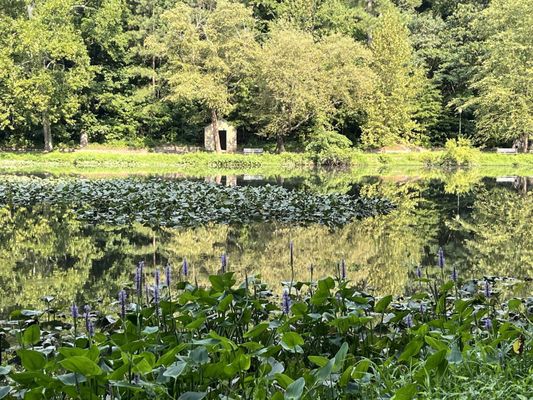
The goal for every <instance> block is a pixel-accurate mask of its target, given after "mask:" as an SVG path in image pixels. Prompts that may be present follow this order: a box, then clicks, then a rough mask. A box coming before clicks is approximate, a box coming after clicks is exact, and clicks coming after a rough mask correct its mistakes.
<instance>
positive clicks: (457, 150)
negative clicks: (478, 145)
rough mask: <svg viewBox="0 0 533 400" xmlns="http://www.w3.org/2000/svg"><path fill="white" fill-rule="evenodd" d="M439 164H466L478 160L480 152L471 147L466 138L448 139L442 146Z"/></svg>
mask: <svg viewBox="0 0 533 400" xmlns="http://www.w3.org/2000/svg"><path fill="white" fill-rule="evenodd" d="M444 149H445V151H444V154H443V155H442V157H441V158H440V160H439V161H440V164H442V165H448V166H468V165H471V164H474V163H475V162H476V161H478V160H479V156H480V152H479V150H478V149H475V148H474V147H472V142H471V141H470V140H468V139H466V138H458V139H449V140H448V141H447V142H446V145H445V146H444Z"/></svg>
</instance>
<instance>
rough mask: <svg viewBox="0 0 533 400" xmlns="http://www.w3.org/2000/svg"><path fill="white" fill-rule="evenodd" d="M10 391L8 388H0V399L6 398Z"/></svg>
mask: <svg viewBox="0 0 533 400" xmlns="http://www.w3.org/2000/svg"><path fill="white" fill-rule="evenodd" d="M10 391H11V387H10V386H0V399H3V398H4V397H6V396H7V395H8V394H9V392H10Z"/></svg>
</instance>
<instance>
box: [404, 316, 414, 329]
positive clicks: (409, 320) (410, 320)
mask: <svg viewBox="0 0 533 400" xmlns="http://www.w3.org/2000/svg"><path fill="white" fill-rule="evenodd" d="M404 322H405V325H407V327H408V328H412V327H413V326H414V324H413V316H412V315H411V314H407V316H406V317H405V318H404Z"/></svg>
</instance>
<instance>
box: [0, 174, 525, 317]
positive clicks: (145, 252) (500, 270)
mask: <svg viewBox="0 0 533 400" xmlns="http://www.w3.org/2000/svg"><path fill="white" fill-rule="evenodd" d="M12 179H21V180H24V179H30V178H28V177H25V176H18V177H14V176H0V183H1V182H5V181H7V180H12ZM31 179H44V180H46V179H51V178H48V177H35V176H34V177H31ZM165 179H173V178H172V177H165ZM196 180H198V178H196ZM201 180H205V181H210V182H213V183H215V184H218V185H224V186H228V187H231V186H255V187H261V186H264V185H266V184H269V185H277V186H282V187H284V188H286V189H287V190H290V191H299V192H305V193H308V194H309V196H315V195H317V194H332V193H339V194H343V195H350V196H354V197H359V196H362V197H372V198H385V199H388V200H390V201H391V202H393V203H394V204H395V209H394V210H393V211H392V212H389V213H387V214H384V215H376V216H372V217H367V218H358V219H354V220H351V221H349V222H347V223H345V224H343V225H342V226H336V227H332V226H327V225H324V224H318V223H311V224H292V223H286V222H283V221H277V220H273V221H266V222H265V221H261V222H249V223H246V224H242V223H241V224H239V223H209V224H203V225H199V226H194V227H163V226H153V224H152V226H147V225H146V224H144V225H143V224H142V223H138V222H135V223H125V224H117V223H89V222H87V221H86V220H83V219H80V217H79V212H74V211H73V210H70V209H69V207H68V204H66V205H65V204H62V205H61V207H59V206H58V205H57V204H54V205H50V204H49V205H45V206H32V207H21V206H17V207H14V206H13V205H10V204H3V205H1V206H0V260H1V264H0V315H5V314H6V313H8V312H9V311H10V310H13V309H15V308H40V309H42V308H44V307H45V304H44V301H43V298H44V297H45V296H51V297H53V298H54V300H53V301H52V305H55V306H57V307H62V306H64V305H66V304H68V303H70V302H72V301H74V300H76V301H77V302H80V303H81V302H84V301H88V302H92V303H97V302H101V303H102V304H104V305H107V304H110V303H112V302H113V301H115V298H116V293H117V292H118V291H119V290H120V289H121V288H128V287H131V286H132V277H133V272H134V268H135V265H136V264H137V263H138V262H139V261H145V263H146V265H147V266H148V267H149V268H151V269H155V268H162V267H163V266H164V265H166V264H167V263H169V264H170V265H171V266H172V270H173V275H174V276H175V278H176V279H178V275H179V271H180V266H181V263H182V260H183V257H186V258H187V260H188V261H189V264H190V269H191V272H192V276H191V278H190V279H191V280H197V281H198V283H199V284H203V283H207V277H208V275H209V274H213V273H216V272H217V271H218V269H219V268H220V256H221V255H222V254H223V253H226V254H227V256H228V259H229V269H230V270H232V271H234V272H235V273H236V275H237V276H238V278H239V279H243V278H244V276H245V273H246V274H247V275H248V276H252V275H261V277H262V279H263V280H264V281H266V282H268V283H269V284H270V286H271V287H272V288H273V289H274V290H281V282H282V281H287V280H289V279H290V275H291V271H290V268H289V250H288V244H289V241H290V240H292V241H293V242H294V249H295V275H296V276H295V278H296V280H309V279H310V266H311V265H313V274H314V276H313V278H314V279H316V278H319V277H321V276H326V275H335V274H336V273H337V265H338V263H339V262H340V260H342V259H344V260H345V261H346V265H347V274H348V279H350V280H351V281H352V282H354V284H356V285H357V286H358V287H359V288H361V290H365V291H367V292H370V293H375V294H385V293H391V294H396V295H401V294H409V293H410V292H412V291H413V290H414V289H416V285H419V284H420V283H418V282H416V281H415V279H414V278H415V273H416V272H415V271H416V268H417V266H420V267H421V269H422V271H423V273H424V274H429V275H437V276H439V275H442V276H445V277H448V276H450V274H451V271H452V269H453V268H455V269H456V270H457V272H458V274H459V277H460V279H464V280H466V279H479V280H482V279H484V278H485V277H490V279H495V280H496V281H497V288H498V291H499V292H500V295H501V296H502V297H511V296H521V297H528V296H532V295H533V291H532V290H533V285H532V284H531V278H532V277H533V231H532V229H531V222H532V217H533V190H532V188H533V180H532V179H531V178H529V179H528V178H523V177H502V178H488V177H487V178H484V177H476V178H475V179H470V178H469V176H468V175H467V174H466V175H463V176H461V175H460V176H454V177H440V178H417V177H403V176H365V177H356V178H352V177H349V176H343V175H338V176H333V177H331V176H329V177H324V176H318V175H317V176H306V177H300V178H298V177H297V178H290V179H283V178H281V177H278V178H271V179H265V178H263V177H261V176H225V177H208V178H202V179H201ZM32 196H33V195H32ZM146 207H149V204H146ZM440 247H442V248H443V250H444V253H445V260H446V263H445V268H444V270H442V271H441V270H440V269H439V268H438V267H437V259H436V254H437V252H438V249H439V248H440Z"/></svg>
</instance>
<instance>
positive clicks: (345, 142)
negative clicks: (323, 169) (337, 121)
mask: <svg viewBox="0 0 533 400" xmlns="http://www.w3.org/2000/svg"><path fill="white" fill-rule="evenodd" d="M351 145H352V142H351V141H350V139H348V138H347V137H346V136H343V135H341V134H339V133H337V132H334V131H328V130H321V131H319V132H318V133H316V134H315V135H313V137H312V138H311V142H309V144H308V145H307V146H306V148H305V151H306V152H308V153H309V154H310V156H311V159H312V160H313V162H314V163H315V165H323V166H346V165H349V164H350V159H351V154H350V147H351Z"/></svg>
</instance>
